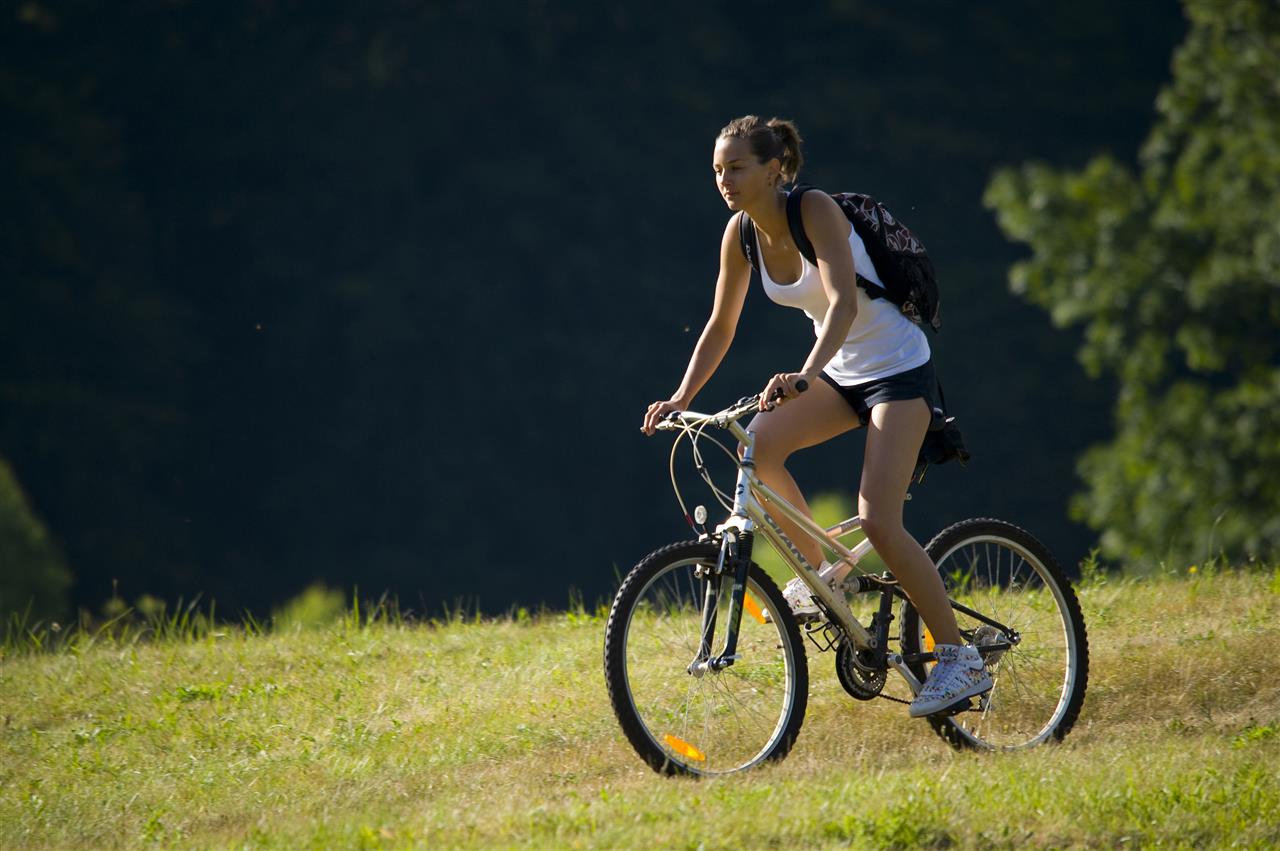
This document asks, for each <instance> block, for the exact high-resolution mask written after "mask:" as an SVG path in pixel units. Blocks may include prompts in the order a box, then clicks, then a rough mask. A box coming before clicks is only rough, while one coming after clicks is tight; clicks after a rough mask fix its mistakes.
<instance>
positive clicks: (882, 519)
mask: <svg viewBox="0 0 1280 851" xmlns="http://www.w3.org/2000/svg"><path fill="white" fill-rule="evenodd" d="M860 519H861V521H862V532H863V534H865V535H866V536H867V540H869V541H870V542H871V546H873V547H875V548H876V549H883V548H884V547H885V546H886V545H888V544H891V543H893V542H894V541H896V540H898V539H899V538H901V537H902V536H903V535H905V534H907V530H906V528H905V527H904V526H903V525H902V518H901V517H893V516H891V515H885V514H880V513H877V512H874V511H867V512H865V513H863V514H862V515H861V517H860Z"/></svg>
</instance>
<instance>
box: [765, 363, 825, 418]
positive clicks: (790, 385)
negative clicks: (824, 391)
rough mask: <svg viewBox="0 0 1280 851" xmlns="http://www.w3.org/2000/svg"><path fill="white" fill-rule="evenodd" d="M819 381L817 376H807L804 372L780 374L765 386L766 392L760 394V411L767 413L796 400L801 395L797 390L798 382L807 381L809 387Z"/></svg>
mask: <svg viewBox="0 0 1280 851" xmlns="http://www.w3.org/2000/svg"><path fill="white" fill-rule="evenodd" d="M815 380H817V376H814V375H806V374H805V373H803V372H780V373H778V374H777V375H775V376H774V377H773V378H770V379H769V383H768V384H766V385H765V386H764V392H763V393H761V394H760V410H762V411H767V410H769V409H770V408H772V407H773V406H774V405H780V404H782V403H783V402H785V401H786V400H788V399H792V398H795V397H796V396H798V395H800V391H799V390H798V389H796V382H797V381H806V382H808V383H809V386H812V385H813V382H814V381H815ZM779 391H781V395H780V396H779V397H778V398H776V399H775V398H774V394H775V393H778V392H779Z"/></svg>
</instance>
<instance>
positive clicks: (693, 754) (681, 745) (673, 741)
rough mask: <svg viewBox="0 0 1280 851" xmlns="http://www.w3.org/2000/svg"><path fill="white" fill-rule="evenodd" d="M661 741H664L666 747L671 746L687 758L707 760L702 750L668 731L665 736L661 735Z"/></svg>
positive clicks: (700, 760) (699, 760)
mask: <svg viewBox="0 0 1280 851" xmlns="http://www.w3.org/2000/svg"><path fill="white" fill-rule="evenodd" d="M662 741H664V742H666V743H667V747H669V748H671V749H672V750H673V751H675V752H676V753H678V754H680V755H681V756H687V757H688V758H689V759H696V760H697V761H698V762H706V761H707V755H706V754H704V753H703V752H702V751H700V750H698V749H697V748H695V747H694V746H693V745H691V744H689V743H688V742H686V741H685V740H684V739H681V738H679V737H677V736H673V735H671V734H670V733H667V734H666V735H665V736H663V737H662Z"/></svg>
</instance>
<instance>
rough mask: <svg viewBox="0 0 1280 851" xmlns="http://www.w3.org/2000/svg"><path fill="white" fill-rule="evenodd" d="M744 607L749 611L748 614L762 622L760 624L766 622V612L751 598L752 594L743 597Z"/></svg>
mask: <svg viewBox="0 0 1280 851" xmlns="http://www.w3.org/2000/svg"><path fill="white" fill-rule="evenodd" d="M742 606H743V608H745V609H746V610H747V614H749V615H751V617H753V618H755V619H756V620H758V621H760V623H764V622H765V620H764V610H763V609H761V608H760V604H759V603H757V602H756V601H755V598H754V597H752V596H751V593H750V592H747V593H746V594H744V595H743V597H742Z"/></svg>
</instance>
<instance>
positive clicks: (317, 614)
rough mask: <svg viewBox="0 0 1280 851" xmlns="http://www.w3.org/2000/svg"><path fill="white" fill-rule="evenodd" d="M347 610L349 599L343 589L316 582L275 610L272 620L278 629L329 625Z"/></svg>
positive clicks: (340, 617) (339, 618)
mask: <svg viewBox="0 0 1280 851" xmlns="http://www.w3.org/2000/svg"><path fill="white" fill-rule="evenodd" d="M353 605H356V604H354V603H353ZM355 611H358V609H356V610H355ZM346 612H347V599H346V596H345V595H343V593H342V592H341V591H339V590H337V589H336V588H330V587H328V586H327V585H325V584H324V583H323V582H315V583H312V584H311V585H308V586H307V588H306V590H304V591H303V592H302V593H301V594H299V595H298V596H296V597H294V598H293V599H292V600H289V601H288V602H287V603H285V604H284V605H283V606H281V607H280V608H278V609H276V610H274V611H273V612H272V613H271V622H272V624H273V625H274V626H275V628H276V629H298V628H303V627H318V626H327V625H329V624H332V623H335V622H337V621H339V620H341V619H342V617H343V615H345V614H346Z"/></svg>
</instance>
